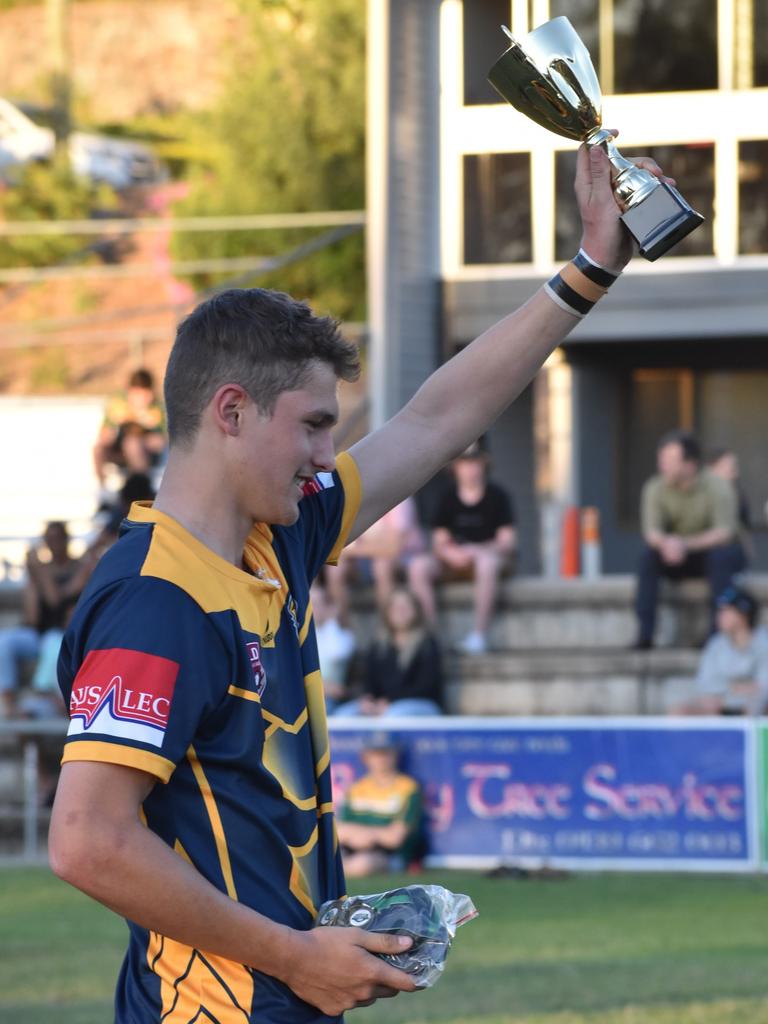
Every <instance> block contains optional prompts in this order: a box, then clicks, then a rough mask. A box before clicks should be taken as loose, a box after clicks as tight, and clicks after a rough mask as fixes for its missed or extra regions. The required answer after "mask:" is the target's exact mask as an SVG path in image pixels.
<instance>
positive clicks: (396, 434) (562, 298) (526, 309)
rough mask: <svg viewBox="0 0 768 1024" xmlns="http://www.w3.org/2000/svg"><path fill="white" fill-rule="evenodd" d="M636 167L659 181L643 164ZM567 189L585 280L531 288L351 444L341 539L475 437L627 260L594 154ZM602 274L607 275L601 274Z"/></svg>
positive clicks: (573, 273)
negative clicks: (347, 521) (346, 527)
mask: <svg viewBox="0 0 768 1024" xmlns="http://www.w3.org/2000/svg"><path fill="white" fill-rule="evenodd" d="M636 163H638V164H639V165H641V166H643V167H645V168H647V169H648V170H650V171H651V172H652V173H654V174H656V175H657V176H659V177H662V175H661V171H660V169H659V167H658V166H657V164H656V163H655V162H654V161H653V160H649V159H645V158H643V159H640V160H637V161H636ZM663 180H665V181H667V180H671V179H666V178H664V179H663ZM575 189H576V198H577V201H578V205H579V212H580V214H581V220H582V226H583V235H582V252H583V253H585V254H586V256H587V257H588V258H589V263H588V264H587V263H585V266H586V269H587V274H588V276H584V275H582V277H583V280H582V277H579V276H578V275H579V274H580V273H581V272H580V271H578V270H577V268H576V267H572V265H571V264H569V265H568V266H569V268H570V269H569V270H567V271H566V270H564V272H563V273H564V275H565V277H568V281H565V280H564V279H560V280H558V281H557V283H556V284H555V287H554V288H552V287H551V285H552V282H550V286H543V287H542V288H540V289H539V290H538V291H537V292H536V294H535V295H534V296H533V297H532V298H531V299H530V300H529V301H528V302H526V303H525V305H524V306H522V307H521V308H520V309H518V310H516V311H515V312H514V313H511V314H510V315H509V316H507V317H505V318H504V319H503V320H501V321H499V323H497V324H494V326H493V327H491V328H489V329H488V330H487V331H485V332H484V333H483V334H481V335H480V337H479V338H477V339H475V341H473V342H472V344H471V345H468V346H467V347H466V348H465V349H464V350H463V351H461V352H460V353H458V355H456V356H454V358H453V359H450V360H449V361H448V362H447V363H445V364H444V365H443V366H441V367H440V368H439V369H438V370H436V371H435V373H433V374H432V375H431V376H430V377H429V379H428V380H427V381H426V382H425V383H424V384H423V385H422V387H421V388H420V389H419V390H418V392H417V393H416V394H415V395H414V397H413V398H412V399H411V401H410V402H408V404H407V405H406V406H405V407H404V408H403V409H402V410H401V411H400V412H399V413H397V414H396V415H395V416H394V417H393V418H392V419H391V420H389V421H388V422H387V423H385V424H384V426H383V427H381V428H380V429H379V430H377V431H375V432H374V433H372V434H369V435H368V436H367V437H365V438H363V439H362V440H361V441H359V442H358V443H357V444H356V445H354V447H353V448H352V449H351V455H352V456H353V457H354V459H355V462H356V463H357V466H358V468H359V470H360V475H361V478H362V485H363V486H362V491H363V500H362V505H361V507H360V511H359V513H358V516H357V519H356V521H355V524H354V526H353V529H352V533H351V535H350V539H353V538H354V537H356V536H358V535H359V534H360V533H361V532H362V531H363V530H365V529H366V528H367V527H368V526H369V525H370V524H371V523H372V522H375V520H376V519H378V518H379V517H380V516H382V515H383V514H384V513H385V512H386V511H387V510H388V509H389V508H391V507H392V506H393V505H396V504H398V502H400V501H402V500H403V498H405V497H406V496H407V495H409V494H413V492H414V491H416V490H418V488H419V487H421V486H422V485H423V484H424V483H426V481H427V480H429V479H430V478H431V477H432V476H434V474H435V473H436V472H437V471H438V470H439V469H440V468H441V467H442V466H444V465H445V463H446V462H447V461H448V460H449V459H450V458H452V457H453V456H454V455H456V454H458V452H460V451H462V450H463V449H464V448H466V446H467V445H468V444H470V443H471V442H472V441H474V440H475V439H476V438H478V437H479V436H480V435H481V434H482V433H483V432H484V431H485V430H486V429H487V428H488V427H489V426H490V425H491V423H493V421H494V420H495V419H496V418H497V417H498V416H499V415H500V413H501V412H503V410H504V409H505V408H506V407H507V406H508V405H509V404H510V403H511V402H512V401H513V400H514V399H515V398H516V397H517V396H518V395H519V394H520V392H521V391H522V390H523V389H524V388H525V387H526V385H527V384H528V383H529V382H530V381H531V380H532V378H533V377H534V376H535V374H536V372H537V371H538V370H539V368H540V367H541V366H542V364H543V363H544V361H545V360H546V359H547V357H548V356H549V354H550V353H551V352H552V350H553V349H554V348H556V347H557V345H558V344H559V343H560V342H561V341H562V340H563V339H564V338H565V337H566V335H567V334H568V333H569V332H570V331H571V330H572V329H573V327H575V326H576V324H577V323H578V321H579V319H580V317H581V316H582V315H583V314H584V312H585V311H586V310H588V309H589V308H590V306H591V304H592V303H593V301H594V300H595V299H596V298H597V297H599V295H601V294H603V292H604V288H603V287H601V285H600V281H603V282H609V281H610V280H611V278H612V277H613V276H615V275H616V274H618V273H620V272H621V270H622V269H623V267H624V266H625V264H626V263H627V262H628V261H629V259H630V256H631V254H632V248H631V242H630V239H629V235H628V233H627V232H626V230H625V229H624V227H623V225H622V224H621V222H620V220H619V216H620V210H619V208H618V206H617V204H616V201H615V198H614V195H613V190H612V188H611V178H610V164H609V162H608V158H607V157H606V155H605V154H604V153H603V151H602V150H600V149H598V148H594V149H589V150H588V149H587V148H586V147H582V148H581V150H580V151H579V155H578V167H577V172H576V186H575ZM592 264H595V265H596V266H595V267H594V268H593V267H592ZM601 268H602V269H601ZM606 270H607V271H609V272H612V273H609V274H607V275H606V274H605V271H606ZM553 281H555V279H553ZM571 285H573V286H574V287H571ZM576 307H579V308H576Z"/></svg>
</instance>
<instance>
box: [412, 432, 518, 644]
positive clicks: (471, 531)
mask: <svg viewBox="0 0 768 1024" xmlns="http://www.w3.org/2000/svg"><path fill="white" fill-rule="evenodd" d="M488 466H489V460H488V455H487V452H486V449H485V445H484V443H483V441H482V440H479V441H474V442H473V443H472V444H471V445H469V447H468V448H466V449H465V450H464V451H463V452H462V453H461V455H459V456H458V457H457V458H455V459H454V460H453V462H452V463H451V469H452V472H453V482H452V483H451V484H450V485H449V486H448V487H447V489H446V490H445V492H444V493H443V495H442V497H441V499H440V501H439V502H438V505H437V508H436V510H435V514H434V516H433V519H432V527H433V533H432V552H431V553H428V554H424V555H421V556H416V557H415V558H414V559H413V561H412V562H411V565H410V567H409V574H408V578H409V582H410V585H411V589H412V590H413V592H414V594H416V596H417V598H418V599H419V602H420V603H421V606H422V608H423V609H424V616H425V618H426V620H427V623H428V624H429V625H430V627H432V628H433V629H434V628H435V626H436V622H437V604H436V600H435V588H434V584H435V580H438V579H472V580H473V581H474V594H473V627H472V631H471V632H470V633H469V635H468V636H466V637H465V638H464V639H463V640H462V641H460V642H459V644H458V648H459V650H461V651H462V652H463V653H464V654H483V653H484V652H485V651H487V649H488V631H489V629H490V625H491V618H492V616H493V610H494V607H495V604H496V597H497V594H498V587H499V579H500V578H501V575H502V573H503V572H504V571H505V570H508V569H509V568H510V566H511V564H512V558H513V555H514V552H515V547H516V543H517V531H516V529H515V515H514V508H513V504H512V499H511V497H510V495H509V494H507V492H506V491H505V490H503V488H501V487H499V486H498V484H495V483H493V481H491V480H489V479H488Z"/></svg>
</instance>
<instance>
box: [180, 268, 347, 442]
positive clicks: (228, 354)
mask: <svg viewBox="0 0 768 1024" xmlns="http://www.w3.org/2000/svg"><path fill="white" fill-rule="evenodd" d="M316 360H320V361H321V362H324V363H328V364H329V365H330V366H332V367H333V370H334V372H335V374H336V376H337V377H338V378H339V379H341V380H347V381H352V380H356V379H357V377H358V375H359V373H360V361H359V358H358V353H357V348H356V347H355V346H354V345H352V344H351V343H350V342H348V341H345V340H344V339H343V338H342V337H341V334H340V332H339V325H338V321H336V320H334V319H332V318H331V317H323V316H316V315H315V314H314V313H313V312H312V310H311V309H310V307H309V306H308V305H307V304H306V303H305V302H299V301H298V300H297V299H293V298H291V296H290V295H286V294H284V293H283V292H274V291H269V290H268V289H266V288H232V289H229V290H228V291H225V292H221V293H220V294H218V295H215V296H214V297H213V298H211V299H208V300H207V301H205V302H202V303H201V304H200V305H199V306H198V307H197V308H196V309H194V310H193V311H192V312H191V313H190V314H189V316H187V317H186V318H185V319H184V320H182V322H181V323H180V324H179V326H178V329H177V331H176V340H175V342H174V344H173V348H172V349H171V354H170V356H169V359H168V367H167V369H166V372H165V384H164V391H165V405H166V411H167V416H168V436H169V439H170V442H171V444H174V443H175V444H182V445H183V444H188V443H189V442H191V441H192V440H193V438H194V437H195V435H196V434H197V431H198V430H199V428H200V421H201V418H202V415H203V411H204V409H205V407H206V406H207V405H208V403H209V402H210V400H211V398H213V395H214V394H215V393H216V391H217V389H218V388H220V387H221V386H222V385H223V384H228V383H230V384H239V385H240V386H241V387H242V388H244V389H245V391H247V392H248V395H249V396H250V398H251V399H252V400H253V401H254V402H255V403H256V405H257V406H258V407H259V409H260V410H261V411H262V412H263V413H264V414H265V415H270V414H271V413H272V411H273V410H274V407H275V402H276V401H277V398H278V395H280V394H281V393H282V392H283V391H293V390H295V389H296V388H300V387H301V386H302V385H303V384H304V383H305V381H306V379H307V376H308V374H309V371H310V364H311V363H312V362H313V361H316Z"/></svg>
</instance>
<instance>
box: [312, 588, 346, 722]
mask: <svg viewBox="0 0 768 1024" xmlns="http://www.w3.org/2000/svg"><path fill="white" fill-rule="evenodd" d="M309 596H310V599H311V601H312V621H313V622H314V624H315V637H316V639H317V653H318V657H319V659H320V674H321V676H322V677H323V691H324V693H325V710H326V712H327V713H328V714H329V715H330V714H331V713H332V712H333V710H334V709H335V708H336V706H337V705H338V703H339V700H340V699H341V698H342V696H343V695H344V690H345V686H346V681H347V672H348V669H349V663H350V661H351V659H352V655H353V654H354V653H355V647H356V645H357V638H356V637H355V634H354V633H353V632H352V630H351V629H345V628H344V626H342V625H341V623H340V622H339V617H338V610H337V608H336V604H335V602H334V600H333V598H332V597H331V595H330V594H329V593H328V591H327V590H326V588H325V587H323V586H322V584H320V583H318V582H315V583H313V584H312V586H311V587H310V591H309Z"/></svg>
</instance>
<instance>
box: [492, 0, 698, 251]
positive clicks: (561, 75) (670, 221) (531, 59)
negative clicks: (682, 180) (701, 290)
mask: <svg viewBox="0 0 768 1024" xmlns="http://www.w3.org/2000/svg"><path fill="white" fill-rule="evenodd" d="M503 28H504V32H506V34H507V36H509V39H510V40H511V46H510V47H509V49H508V50H507V51H506V52H505V53H504V54H502V56H501V57H500V58H499V59H498V60H497V61H496V63H495V64H494V65H493V67H492V68H491V70H490V72H489V73H488V80H489V81H490V83H491V85H492V86H493V87H494V88H495V89H496V90H497V92H499V93H500V94H501V95H502V96H503V97H504V99H505V100H507V102H509V103H511V104H512V106H513V107H516V108H517V110H519V111H520V112H521V113H523V114H525V115H526V116H527V117H530V118H531V120H533V121H536V122H537V123H538V124H540V125H542V126H543V127H544V128H549V130H550V131H553V132H556V133H557V134H558V135H562V136H564V137H565V138H566V139H576V140H577V141H579V142H586V144H587V145H588V146H600V147H601V148H602V149H604V150H605V152H606V153H607V154H608V159H609V160H610V161H611V166H612V168H613V187H614V191H615V193H616V198H617V200H618V203H619V206H620V207H621V209H622V211H623V212H622V215H621V219H622V221H623V222H624V224H625V225H626V227H627V228H628V230H629V232H630V233H631V235H632V236H633V238H634V239H635V241H636V242H637V244H638V246H639V249H640V255H641V256H644V257H645V258H646V259H647V260H651V261H653V260H656V259H658V258H659V256H662V255H663V254H664V253H665V252H667V251H668V250H669V249H671V248H672V246H673V245H676V244H677V243H678V242H679V241H680V239H681V238H685V236H686V235H688V234H690V232H691V231H693V230H694V229H695V228H697V227H698V226H699V225H700V224H702V223H703V222H704V218H703V217H702V216H701V214H700V213H697V212H696V211H695V210H694V209H693V208H692V207H691V206H689V205H688V203H687V202H686V201H685V199H683V197H682V196H681V195H680V193H679V192H678V191H677V189H676V188H673V187H672V186H671V185H668V184H666V182H663V181H660V180H659V179H658V178H656V177H655V176H654V175H653V174H651V173H650V171H646V170H643V169H642V168H640V167H637V166H635V164H633V163H632V161H631V160H627V159H626V158H625V157H623V156H622V155H621V153H620V152H619V151H618V149H617V148H616V146H615V145H614V142H613V136H612V135H611V133H610V132H609V131H608V130H607V129H605V128H603V127H602V110H601V107H602V97H601V94H600V85H599V83H598V81H597V75H596V74H595V69H594V66H593V64H592V60H591V58H590V56H589V51H588V50H587V48H586V46H585V45H584V43H583V42H582V41H581V39H580V38H579V36H578V35H577V33H576V30H575V29H574V27H573V25H571V23H570V21H568V19H567V18H553V19H552V21H547V22H545V23H544V24H543V25H540V26H539V27H538V28H537V29H534V30H533V32H529V33H528V35H527V36H525V37H524V38H523V39H521V40H520V41H519V42H518V41H517V40H516V39H515V38H514V37H513V36H512V34H511V33H510V31H509V29H508V28H506V27H503Z"/></svg>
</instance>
